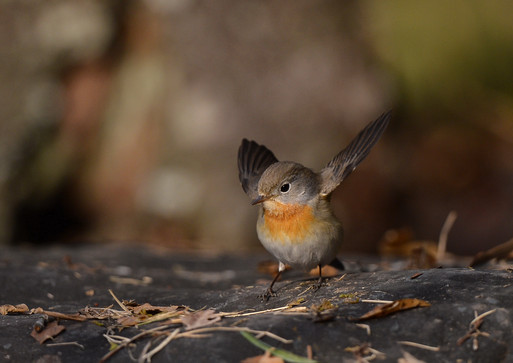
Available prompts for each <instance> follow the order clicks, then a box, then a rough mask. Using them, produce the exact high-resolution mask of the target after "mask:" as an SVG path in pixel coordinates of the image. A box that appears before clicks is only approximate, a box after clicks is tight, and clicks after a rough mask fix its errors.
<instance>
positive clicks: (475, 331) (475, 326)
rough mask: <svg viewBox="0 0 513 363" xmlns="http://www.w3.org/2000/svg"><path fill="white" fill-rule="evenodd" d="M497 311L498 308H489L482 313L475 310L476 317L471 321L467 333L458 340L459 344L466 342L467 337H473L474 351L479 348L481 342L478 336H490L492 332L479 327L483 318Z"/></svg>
mask: <svg viewBox="0 0 513 363" xmlns="http://www.w3.org/2000/svg"><path fill="white" fill-rule="evenodd" d="M495 311H497V309H492V310H488V311H486V312H484V313H482V314H480V315H477V311H475V312H474V315H475V318H474V319H473V320H472V321H471V322H470V323H469V330H468V331H467V333H466V334H465V335H464V336H462V337H461V338H459V339H458V341H457V343H458V345H462V344H463V343H465V341H466V340H467V339H469V338H472V350H474V351H476V350H478V349H479V343H478V340H477V338H478V337H479V336H484V337H489V336H490V334H488V333H486V332H483V331H481V330H479V327H480V326H481V324H482V323H483V319H484V318H485V317H486V316H488V315H490V314H493V313H495Z"/></svg>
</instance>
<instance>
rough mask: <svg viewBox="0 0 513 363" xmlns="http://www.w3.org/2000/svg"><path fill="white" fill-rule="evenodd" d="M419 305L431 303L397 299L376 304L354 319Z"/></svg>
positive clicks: (394, 311)
mask: <svg viewBox="0 0 513 363" xmlns="http://www.w3.org/2000/svg"><path fill="white" fill-rule="evenodd" d="M419 306H420V307H422V306H431V304H430V303H428V302H427V301H424V300H420V299H399V300H395V301H393V302H391V303H388V304H383V305H378V306H376V307H375V308H374V309H372V310H371V311H369V312H368V313H366V314H363V315H362V316H360V317H359V318H356V320H365V319H372V318H381V317H384V316H387V315H390V314H393V313H396V312H398V311H402V310H408V309H413V308H416V307H419Z"/></svg>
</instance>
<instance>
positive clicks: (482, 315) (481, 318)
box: [469, 309, 497, 327]
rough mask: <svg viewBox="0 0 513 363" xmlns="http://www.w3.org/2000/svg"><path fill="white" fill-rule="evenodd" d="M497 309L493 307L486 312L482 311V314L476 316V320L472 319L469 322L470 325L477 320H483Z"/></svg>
mask: <svg viewBox="0 0 513 363" xmlns="http://www.w3.org/2000/svg"><path fill="white" fill-rule="evenodd" d="M496 311H497V309H492V310H488V311H485V312H484V313H482V314H481V315H478V316H476V317H475V318H474V320H472V321H471V322H470V324H469V326H470V327H472V326H473V325H474V324H476V322H477V321H478V320H483V318H485V317H487V316H488V315H491V314H493V313H495V312H496Z"/></svg>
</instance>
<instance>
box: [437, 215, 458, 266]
mask: <svg viewBox="0 0 513 363" xmlns="http://www.w3.org/2000/svg"><path fill="white" fill-rule="evenodd" d="M456 218H458V213H456V212H455V211H450V212H449V214H448V215H447V218H446V219H445V222H444V225H443V226H442V230H441V231H440V237H439V238H438V249H437V251H436V260H437V261H438V262H440V261H443V260H444V258H445V251H446V250H447V239H448V236H449V232H450V231H451V229H452V226H453V225H454V222H455V221H456Z"/></svg>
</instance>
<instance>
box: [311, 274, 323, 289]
mask: <svg viewBox="0 0 513 363" xmlns="http://www.w3.org/2000/svg"><path fill="white" fill-rule="evenodd" d="M323 282H324V279H323V278H322V277H319V280H317V282H316V283H315V284H314V285H313V287H312V288H313V290H314V291H317V290H319V289H320V288H321V286H322V284H323Z"/></svg>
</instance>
